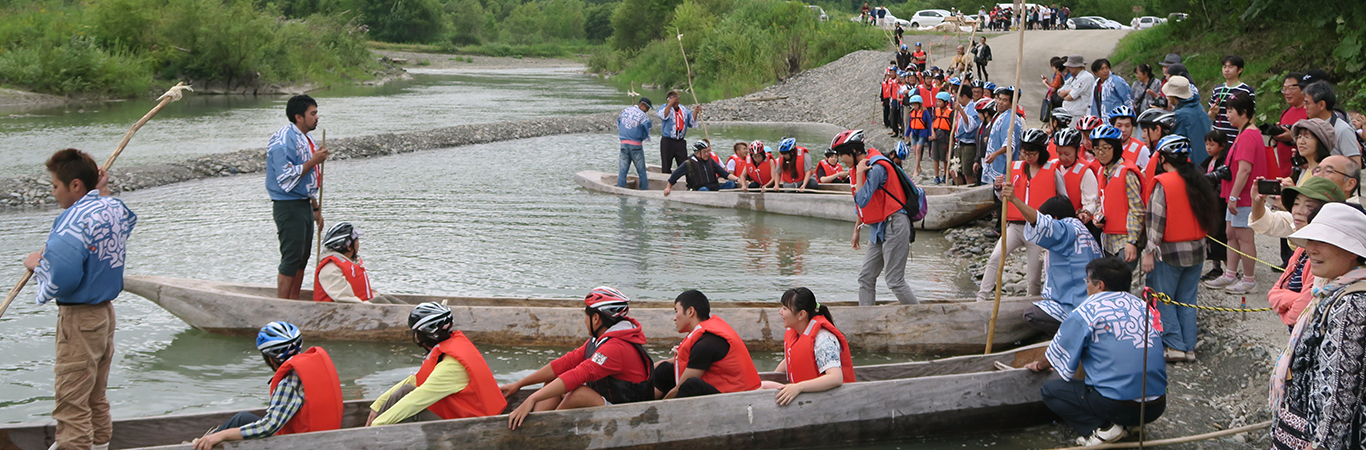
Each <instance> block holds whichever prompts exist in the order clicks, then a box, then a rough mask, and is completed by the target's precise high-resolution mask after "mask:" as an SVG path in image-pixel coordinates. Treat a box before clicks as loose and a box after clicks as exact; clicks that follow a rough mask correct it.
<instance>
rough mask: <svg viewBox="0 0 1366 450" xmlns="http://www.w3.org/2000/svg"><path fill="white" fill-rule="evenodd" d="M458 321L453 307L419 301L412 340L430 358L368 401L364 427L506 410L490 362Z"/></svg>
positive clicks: (411, 318)
mask: <svg viewBox="0 0 1366 450" xmlns="http://www.w3.org/2000/svg"><path fill="white" fill-rule="evenodd" d="M454 325H455V324H454V319H452V317H451V309H450V308H447V307H446V305H442V304H440V303H435V302H425V303H421V304H418V305H417V306H416V307H414V308H413V310H412V312H410V313H408V328H411V329H412V330H413V342H414V343H416V344H417V345H418V346H419V347H422V349H423V350H426V351H427V358H426V359H424V360H423V361H422V367H421V368H419V369H418V371H417V374H416V375H413V376H409V377H408V378H407V379H404V380H403V381H400V382H398V384H395V385H394V387H391V388H389V390H388V391H385V392H384V394H382V395H380V396H379V398H378V399H376V400H375V402H374V403H372V404H371V405H370V417H369V418H368V419H366V421H365V426H367V427H368V426H377V425H391V424H395V423H406V422H425V421H429V420H449V419H460V418H465V417H486V416H494V415H498V414H502V413H503V409H505V408H507V400H505V399H504V398H503V392H502V391H500V390H499V389H498V381H497V380H494V379H493V371H492V370H490V369H489V365H488V362H486V361H484V355H483V354H482V353H480V352H479V349H478V348H476V347H475V346H474V344H473V343H471V342H470V340H469V338H467V337H465V334H464V333H461V332H460V331H459V330H455V329H454Z"/></svg>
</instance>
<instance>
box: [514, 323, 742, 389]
mask: <svg viewBox="0 0 1366 450" xmlns="http://www.w3.org/2000/svg"><path fill="white" fill-rule="evenodd" d="M704 333H711V334H714V335H717V336H720V337H721V338H722V339H725V340H726V343H727V344H730V352H729V353H726V356H725V357H723V358H721V360H720V361H717V362H714V363H712V365H711V367H710V368H708V369H707V371H706V372H704V373H702V381H705V382H707V384H710V385H711V386H712V387H714V388H716V390H718V391H721V392H722V393H729V392H742V391H752V390H755V389H759V383H760V380H759V371H758V370H756V369H755V368H754V359H752V358H750V356H749V349H748V348H746V347H745V341H743V340H740V336H739V335H737V334H735V329H733V328H731V327H730V324H727V323H726V321H724V320H721V318H720V317H717V316H711V318H710V319H707V320H703V321H702V323H700V324H698V325H697V328H693V330H692V332H691V333H688V337H685V338H683V343H682V344H678V360H677V362H676V363H675V364H674V381H676V382H679V383H681V382H683V380H682V378H683V370H684V369H687V368H688V356H689V355H691V354H692V346H693V344H696V343H697V340H698V339H701V338H702V335H703V334H704ZM494 389H495V390H496V389H497V386H494ZM499 395H500V396H501V395H502V394H501V393H500V394H499Z"/></svg>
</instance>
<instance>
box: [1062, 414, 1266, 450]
mask: <svg viewBox="0 0 1366 450" xmlns="http://www.w3.org/2000/svg"><path fill="white" fill-rule="evenodd" d="M1269 426H1271V421H1270V420H1268V421H1266V422H1261V423H1254V424H1252V425H1247V426H1242V427H1238V428H1230V429H1227V430H1221V431H1214V432H1210V433H1205V434H1196V435H1191V436H1182V437H1178V438H1168V439H1158V440H1156V441H1148V442H1143V443H1139V442H1117V443H1114V444H1101V445H1092V446H1089V447H1067V448H1056V449H1053V450H1103V449H1111V448H1139V446H1140V445H1142V446H1145V447H1157V446H1162V445H1174V444H1185V443H1188V442H1195V441H1203V440H1206V439H1214V438H1217V437H1224V436H1230V435H1234V434H1240V433H1246V432H1249V431H1257V430H1260V429H1262V428H1266V427H1269Z"/></svg>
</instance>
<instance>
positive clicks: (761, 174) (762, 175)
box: [749, 155, 773, 185]
mask: <svg viewBox="0 0 1366 450" xmlns="http://www.w3.org/2000/svg"><path fill="white" fill-rule="evenodd" d="M772 161H773V157H771V156H766V157H765V158H764V160H763V161H762V162H757V163H756V162H754V155H750V156H749V170H750V174H749V180H751V181H758V182H759V184H760V185H765V184H768V183H769V182H770V181H773V169H772V165H773V163H772Z"/></svg>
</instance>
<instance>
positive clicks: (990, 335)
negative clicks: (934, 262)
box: [986, 0, 1025, 353]
mask: <svg viewBox="0 0 1366 450" xmlns="http://www.w3.org/2000/svg"><path fill="white" fill-rule="evenodd" d="M1022 8H1024V4H1023V3H1021V0H1016V1H1015V11H1016V12H1015V15H1016V17H1019V11H1022ZM1019 27H1020V43H1019V44H1020V45H1019V47H1018V48H1017V49H1016V54H1015V84H1014V85H1013V86H1015V89H1014V92H1012V93H1011V99H1010V110H1009V111H1006V113H1007V114H1010V127H1009V128H1006V154H1005V157H1006V176H1005V182H1006V183H1009V182H1010V175H1011V174H1010V168H1011V154H1012V153H1014V151H1015V149H1014V148H1012V147H1011V143H1012V141H1011V139H1012V138H1014V137H1015V133H1014V131H1015V125H1016V124H1015V118H1017V117H1019V116H1020V115H1019V114H1015V108H1016V106H1015V105H1018V104H1020V69H1021V68H1023V67H1024V30H1025V23H1024V21H1023V20H1021V21H1020V25H1019ZM1019 125H1020V126H1024V124H1019ZM1008 206H1010V201H1009V200H1007V199H1002V201H1001V259H1000V264H998V265H997V266H996V300H995V302H996V304H995V305H992V307H991V323H990V324H988V325H987V350H986V353H991V344H992V341H993V340H994V339H995V338H996V315H997V314H999V313H1000V312H1001V275H1002V274H1003V273H1004V272H1005V268H1006V227H1007V226H1008V225H1009V221H1008V220H1006V208H1007V207H1008Z"/></svg>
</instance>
